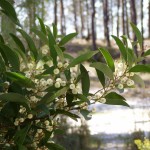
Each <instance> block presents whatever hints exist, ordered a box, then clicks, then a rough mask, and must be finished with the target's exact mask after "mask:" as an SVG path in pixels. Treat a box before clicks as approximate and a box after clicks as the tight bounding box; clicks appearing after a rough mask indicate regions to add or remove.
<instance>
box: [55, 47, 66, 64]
mask: <svg viewBox="0 0 150 150" xmlns="http://www.w3.org/2000/svg"><path fill="white" fill-rule="evenodd" d="M54 47H55V50H56V52H57V55H58V56H59V58H60V60H61V61H62V62H64V54H63V52H62V50H61V49H60V48H59V47H58V46H57V45H54Z"/></svg>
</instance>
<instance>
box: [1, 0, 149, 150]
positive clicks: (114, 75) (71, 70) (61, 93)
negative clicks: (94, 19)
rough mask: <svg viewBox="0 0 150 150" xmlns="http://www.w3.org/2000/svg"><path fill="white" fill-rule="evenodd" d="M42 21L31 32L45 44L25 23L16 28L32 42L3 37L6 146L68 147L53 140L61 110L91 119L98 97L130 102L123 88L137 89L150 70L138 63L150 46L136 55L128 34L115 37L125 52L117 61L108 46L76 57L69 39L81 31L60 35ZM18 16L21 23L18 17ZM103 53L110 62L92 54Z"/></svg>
mask: <svg viewBox="0 0 150 150" xmlns="http://www.w3.org/2000/svg"><path fill="white" fill-rule="evenodd" d="M3 2H4V5H2V4H3ZM6 3H7V6H9V7H10V8H11V9H12V10H13V8H12V6H11V5H10V4H9V3H8V2H6V1H5V0H3V1H0V6H1V7H2V9H4V10H5V7H4V6H6V5H5V4H6ZM6 8H7V7H6ZM6 14H7V13H6ZM14 14H15V12H14ZM8 16H9V17H10V18H12V16H10V15H8ZM14 18H16V17H14ZM38 20H39V23H40V28H34V29H33V30H32V31H33V32H34V33H35V35H37V36H38V37H39V38H40V40H41V41H42V42H43V46H42V48H41V49H38V48H37V47H36V45H35V44H34V41H33V40H32V38H31V37H30V35H28V34H27V33H26V32H25V31H24V30H23V29H21V28H18V29H17V31H18V32H19V33H20V34H21V35H22V37H23V38H24V39H25V40H26V43H27V45H28V47H25V46H24V44H23V43H22V41H21V40H20V38H19V37H18V36H16V35H14V34H10V35H11V37H12V39H13V40H14V42H15V43H16V47H15V48H14V47H11V46H8V45H7V44H6V43H5V41H4V40H3V37H2V36H1V38H0V130H1V134H0V135H1V137H0V143H1V147H2V148H3V149H19V150H23V149H29V148H30V149H36V150H42V149H43V150H46V149H52V150H53V149H58V150H63V149H64V148H63V147H62V146H60V145H57V144H55V142H54V141H53V136H54V135H55V134H57V132H59V124H61V122H59V117H61V115H66V116H68V117H70V118H72V119H74V120H76V121H77V119H79V118H80V117H81V115H83V116H84V117H85V119H90V118H91V111H90V110H89V109H88V106H89V105H90V104H94V103H96V102H100V103H105V104H110V105H123V106H128V107H129V105H128V104H127V103H126V101H125V98H124V97H123V96H121V95H120V94H119V92H123V91H124V89H125V88H134V87H135V83H138V84H141V85H143V81H142V79H141V78H140V76H139V75H138V74H137V72H150V65H142V64H138V63H139V62H140V61H141V60H142V59H144V57H146V56H148V55H149V54H150V51H147V52H145V53H144V54H143V55H142V56H139V57H137V56H136V55H135V53H134V51H133V48H129V47H128V42H127V41H128V40H127V38H126V37H125V36H123V41H124V42H123V41H122V40H121V39H119V38H118V37H116V36H113V38H114V40H115V41H116V44H117V45H118V47H119V50H120V53H121V55H120V59H119V60H117V61H114V60H113V58H112V57H111V55H110V54H109V52H108V51H107V50H106V49H103V48H99V49H98V50H97V51H89V52H87V53H85V54H82V55H80V56H78V57H77V58H74V57H72V56H71V55H69V54H67V53H66V52H65V50H66V49H65V44H66V43H67V42H69V41H70V40H71V39H72V38H74V37H75V36H76V35H77V34H76V33H71V34H69V35H66V36H64V37H61V36H59V35H58V33H57V28H56V26H55V25H53V26H52V30H51V29H50V28H49V27H47V26H45V25H44V23H43V21H42V20H41V19H40V18H38ZM13 21H14V22H15V23H17V24H18V25H19V23H18V21H17V20H15V19H14V20H13ZM131 26H132V28H133V30H134V32H135V33H136V35H137V39H138V41H137V43H139V45H140V46H141V40H142V39H141V36H140V32H139V30H138V29H137V27H136V26H135V25H133V24H131ZM60 37H61V38H60ZM133 44H134V43H133ZM133 47H134V46H133ZM98 53H101V54H102V55H103V57H104V59H105V63H102V62H98V61H96V60H94V59H92V57H93V56H94V55H96V54H98ZM90 59H91V61H92V62H91V63H90V64H89V66H90V67H92V68H94V69H95V71H96V73H97V77H98V79H99V81H100V83H101V85H102V87H100V89H99V90H98V91H97V92H95V93H90V92H89V91H90V77H89V72H88V70H87V69H86V67H85V66H84V65H83V63H84V62H85V61H87V60H90Z"/></svg>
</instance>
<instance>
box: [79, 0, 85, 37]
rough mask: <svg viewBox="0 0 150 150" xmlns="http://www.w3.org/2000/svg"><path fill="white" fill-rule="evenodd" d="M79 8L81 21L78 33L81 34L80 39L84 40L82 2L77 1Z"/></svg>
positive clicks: (80, 0)
mask: <svg viewBox="0 0 150 150" xmlns="http://www.w3.org/2000/svg"><path fill="white" fill-rule="evenodd" d="M79 5H80V6H79V7H80V20H81V30H80V33H81V38H84V34H83V32H84V16H83V1H82V0H79Z"/></svg>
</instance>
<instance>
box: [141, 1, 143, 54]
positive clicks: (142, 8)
mask: <svg viewBox="0 0 150 150" xmlns="http://www.w3.org/2000/svg"><path fill="white" fill-rule="evenodd" d="M141 34H142V38H143V41H144V36H143V34H144V29H143V0H141ZM143 52H144V42H142V53H143Z"/></svg>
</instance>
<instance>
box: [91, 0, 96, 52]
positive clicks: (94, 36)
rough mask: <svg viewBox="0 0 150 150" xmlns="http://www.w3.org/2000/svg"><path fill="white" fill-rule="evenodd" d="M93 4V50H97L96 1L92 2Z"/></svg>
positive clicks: (92, 0)
mask: <svg viewBox="0 0 150 150" xmlns="http://www.w3.org/2000/svg"><path fill="white" fill-rule="evenodd" d="M91 2H92V22H91V25H92V47H93V48H92V49H93V50H96V49H97V47H96V33H95V0H91Z"/></svg>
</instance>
